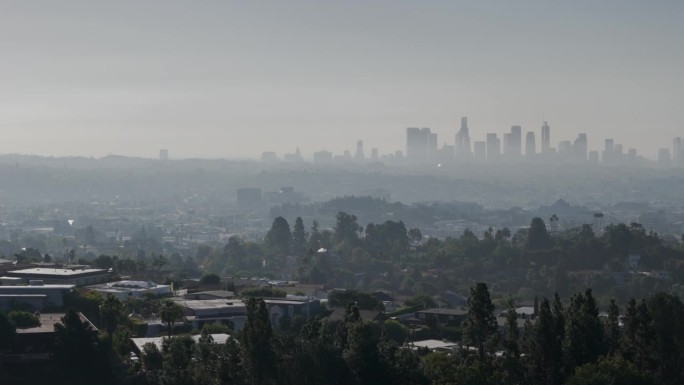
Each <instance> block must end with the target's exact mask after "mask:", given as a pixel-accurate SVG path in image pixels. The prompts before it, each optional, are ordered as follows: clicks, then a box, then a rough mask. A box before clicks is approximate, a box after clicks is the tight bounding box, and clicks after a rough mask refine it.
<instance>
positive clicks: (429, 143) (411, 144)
mask: <svg viewBox="0 0 684 385" xmlns="http://www.w3.org/2000/svg"><path fill="white" fill-rule="evenodd" d="M436 152H437V134H433V133H431V132H430V129H429V128H416V127H409V128H407V129H406V160H407V162H408V163H409V164H425V163H428V162H429V161H430V160H431V158H433V157H434V154H435V153H436Z"/></svg>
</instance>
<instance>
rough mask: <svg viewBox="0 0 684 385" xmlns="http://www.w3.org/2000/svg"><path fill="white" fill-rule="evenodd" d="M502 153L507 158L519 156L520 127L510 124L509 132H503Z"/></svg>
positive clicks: (520, 147)
mask: <svg viewBox="0 0 684 385" xmlns="http://www.w3.org/2000/svg"><path fill="white" fill-rule="evenodd" d="M503 153H504V156H505V157H506V158H508V159H509V160H511V159H517V158H519V157H520V155H521V154H522V127H520V126H511V132H510V133H505V134H504V145H503Z"/></svg>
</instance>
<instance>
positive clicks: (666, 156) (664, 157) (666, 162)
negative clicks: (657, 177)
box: [658, 148, 672, 167]
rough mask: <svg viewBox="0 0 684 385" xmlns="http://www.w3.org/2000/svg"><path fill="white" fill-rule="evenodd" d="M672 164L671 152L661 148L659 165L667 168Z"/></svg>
mask: <svg viewBox="0 0 684 385" xmlns="http://www.w3.org/2000/svg"><path fill="white" fill-rule="evenodd" d="M671 162H672V157H671V156H670V150H669V149H667V148H661V149H660V150H658V163H659V164H660V165H661V166H663V167H667V166H670V163H671Z"/></svg>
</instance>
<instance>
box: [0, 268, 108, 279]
mask: <svg viewBox="0 0 684 385" xmlns="http://www.w3.org/2000/svg"><path fill="white" fill-rule="evenodd" d="M7 273H8V274H20V275H33V276H54V275H61V276H64V277H78V276H80V275H84V274H96V273H102V274H107V270H104V269H85V268H79V269H70V268H63V267H62V268H56V267H34V268H31V269H22V270H12V271H8V272H7Z"/></svg>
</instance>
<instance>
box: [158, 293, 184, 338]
mask: <svg viewBox="0 0 684 385" xmlns="http://www.w3.org/2000/svg"><path fill="white" fill-rule="evenodd" d="M159 313H160V316H161V320H162V322H164V323H165V324H166V327H167V330H168V334H169V337H171V334H173V327H174V325H175V324H176V321H179V320H181V319H183V308H182V307H180V305H178V304H177V303H175V302H173V301H171V300H169V299H167V300H165V301H164V302H163V303H162V305H161V308H160V311H159Z"/></svg>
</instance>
